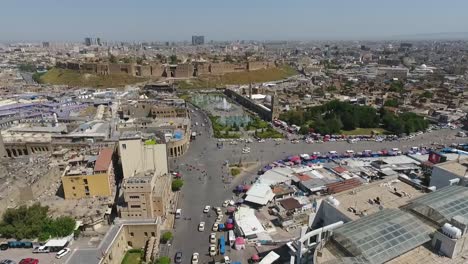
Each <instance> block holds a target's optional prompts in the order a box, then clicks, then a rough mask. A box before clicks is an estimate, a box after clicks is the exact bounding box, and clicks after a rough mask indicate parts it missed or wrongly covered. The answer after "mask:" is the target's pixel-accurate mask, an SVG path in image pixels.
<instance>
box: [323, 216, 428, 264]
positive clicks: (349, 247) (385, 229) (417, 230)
mask: <svg viewBox="0 0 468 264" xmlns="http://www.w3.org/2000/svg"><path fill="white" fill-rule="evenodd" d="M432 232H434V229H432V228H431V227H429V226H427V225H425V224H424V223H423V222H422V221H421V220H420V219H418V218H417V217H416V216H414V215H412V214H410V213H408V212H405V211H402V210H399V209H384V210H381V211H379V212H377V213H375V214H373V215H371V216H367V217H364V218H361V219H358V220H356V221H352V222H349V223H347V224H344V225H343V226H340V227H338V228H336V229H335V230H334V231H333V237H332V240H333V243H336V244H337V245H339V247H338V248H340V250H341V251H343V252H345V253H344V254H343V255H346V256H347V257H344V258H343V260H342V261H341V263H372V264H379V263H385V262H387V261H389V260H391V259H393V258H395V257H398V256H400V255H402V254H404V253H405V252H408V251H410V250H411V249H413V248H416V247H418V246H420V245H422V244H424V243H426V242H428V241H430V240H431V237H430V234H431V233H432ZM347 258H350V259H348V260H346V259H347ZM324 259H326V258H324ZM321 263H340V261H337V260H336V259H335V260H327V261H324V262H321Z"/></svg>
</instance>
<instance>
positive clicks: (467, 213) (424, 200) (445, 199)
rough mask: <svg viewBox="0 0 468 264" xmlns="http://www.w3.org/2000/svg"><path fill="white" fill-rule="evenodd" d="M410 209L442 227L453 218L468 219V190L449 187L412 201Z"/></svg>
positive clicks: (460, 187)
mask: <svg viewBox="0 0 468 264" xmlns="http://www.w3.org/2000/svg"><path fill="white" fill-rule="evenodd" d="M408 208H409V209H411V210H413V211H415V212H417V213H420V214H422V215H424V216H426V217H428V218H429V219H431V220H433V221H435V222H437V223H439V224H440V225H442V224H443V223H445V222H447V221H450V219H452V217H454V216H457V215H460V216H462V217H465V218H467V217H468V188H467V187H463V186H458V185H454V186H447V187H445V188H442V189H440V190H437V191H435V192H433V193H430V194H427V195H424V196H421V197H419V198H416V199H414V200H413V201H411V203H410V205H409V207H408Z"/></svg>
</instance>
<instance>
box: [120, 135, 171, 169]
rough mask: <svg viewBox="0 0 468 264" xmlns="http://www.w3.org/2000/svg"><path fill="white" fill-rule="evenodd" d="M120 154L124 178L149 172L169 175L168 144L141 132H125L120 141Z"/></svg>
mask: <svg viewBox="0 0 468 264" xmlns="http://www.w3.org/2000/svg"><path fill="white" fill-rule="evenodd" d="M119 153H120V158H121V161H122V169H123V176H124V178H129V177H133V176H136V175H138V174H140V173H146V172H148V171H152V172H154V173H155V174H156V175H163V174H167V173H168V166H167V150H166V144H164V143H159V142H157V141H156V139H151V138H149V137H145V136H144V135H143V134H142V133H141V132H134V131H127V132H124V133H123V134H122V137H121V138H120V140H119Z"/></svg>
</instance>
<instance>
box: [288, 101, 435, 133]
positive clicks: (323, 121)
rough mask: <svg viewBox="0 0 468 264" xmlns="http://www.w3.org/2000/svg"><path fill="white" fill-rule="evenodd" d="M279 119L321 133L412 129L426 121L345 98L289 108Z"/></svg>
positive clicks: (304, 130) (423, 127) (421, 126)
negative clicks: (343, 99) (348, 100)
mask: <svg viewBox="0 0 468 264" xmlns="http://www.w3.org/2000/svg"><path fill="white" fill-rule="evenodd" d="M280 119H281V120H284V121H286V122H288V124H294V125H298V126H301V130H300V133H302V134H307V133H309V132H310V131H314V132H317V133H320V134H322V135H325V134H340V133H341V132H342V131H343V130H344V131H351V130H355V129H358V128H383V129H385V130H387V131H388V132H389V133H391V134H397V135H400V134H402V133H407V134H409V133H413V132H416V131H420V130H424V129H426V128H427V127H428V125H429V123H428V121H427V120H424V118H423V117H421V116H419V115H417V114H414V113H409V112H408V113H402V114H399V115H397V114H394V113H392V112H389V111H386V110H385V109H384V108H381V109H380V110H379V111H378V110H376V109H375V108H372V107H370V106H359V105H353V104H350V103H347V102H340V101H331V102H328V103H326V104H324V105H320V106H314V107H310V108H308V109H306V110H299V111H289V112H286V113H283V114H282V115H281V116H280Z"/></svg>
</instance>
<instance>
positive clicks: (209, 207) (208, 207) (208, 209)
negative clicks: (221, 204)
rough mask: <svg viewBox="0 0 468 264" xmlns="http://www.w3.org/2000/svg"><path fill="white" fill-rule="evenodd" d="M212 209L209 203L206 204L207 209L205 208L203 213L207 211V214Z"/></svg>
mask: <svg viewBox="0 0 468 264" xmlns="http://www.w3.org/2000/svg"><path fill="white" fill-rule="evenodd" d="M210 209H211V206H209V205H207V206H205V209H203V213H205V214H206V213H208V212H209V211H210Z"/></svg>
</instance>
